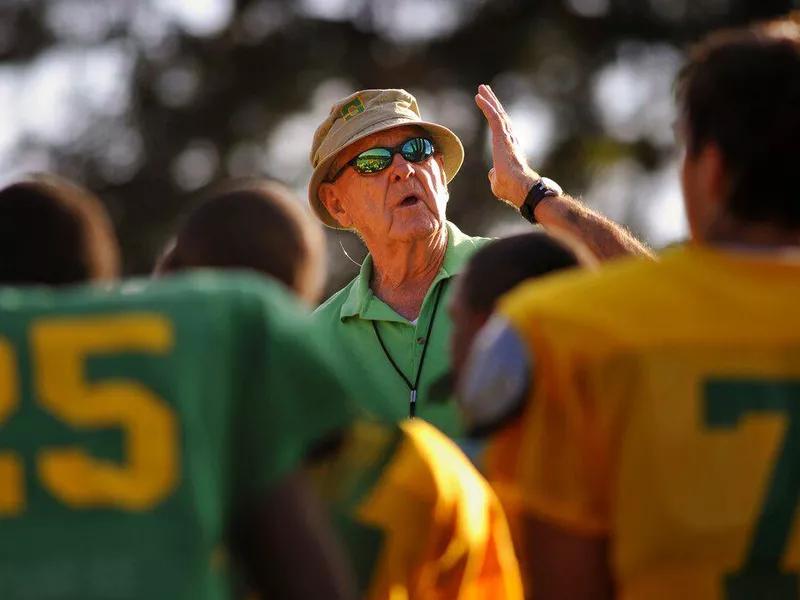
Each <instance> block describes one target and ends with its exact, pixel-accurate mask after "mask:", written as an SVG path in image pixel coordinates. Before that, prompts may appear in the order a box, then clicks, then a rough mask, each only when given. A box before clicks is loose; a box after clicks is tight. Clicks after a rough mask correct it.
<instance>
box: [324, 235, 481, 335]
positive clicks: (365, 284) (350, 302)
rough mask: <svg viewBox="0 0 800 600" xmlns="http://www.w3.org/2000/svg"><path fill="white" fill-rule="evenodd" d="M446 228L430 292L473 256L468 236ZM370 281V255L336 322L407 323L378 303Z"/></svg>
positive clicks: (472, 247)
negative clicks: (351, 319)
mask: <svg viewBox="0 0 800 600" xmlns="http://www.w3.org/2000/svg"><path fill="white" fill-rule="evenodd" d="M445 227H447V249H446V250H445V253H444V262H443V263H442V268H441V269H439V273H437V274H436V278H435V279H434V280H433V284H432V285H431V288H433V286H435V285H436V284H437V283H438V282H439V281H441V280H442V279H448V278H450V277H452V276H453V275H458V274H459V273H461V271H462V270H463V268H464V266H465V265H466V264H467V261H468V260H469V258H470V257H471V256H472V254H473V253H474V252H475V241H474V240H473V238H471V237H470V236H468V235H465V234H464V233H462V232H461V230H460V229H459V228H458V227H456V226H455V225H453V224H452V223H450V222H449V221H448V222H447V223H445ZM371 277H372V255H371V254H368V255H367V257H366V258H365V259H364V262H363V263H362V265H361V270H360V271H359V273H358V276H357V277H356V278H355V279H354V280H353V285H351V286H350V291H349V292H348V294H347V299H346V300H345V302H344V304H343V305H342V310H341V312H340V314H339V318H340V319H341V320H342V321H344V320H345V319H347V318H349V317H355V316H359V317H365V318H369V319H373V320H376V321H399V322H402V323H408V321H406V320H405V319H403V318H402V317H400V316H399V315H398V314H397V313H395V312H394V311H393V310H392V309H391V308H390V307H389V306H387V305H386V304H385V303H384V302H381V301H380V300H379V299H378V298H376V297H375V295H374V294H373V293H372V289H371V288H370V287H369V280H370V278H371Z"/></svg>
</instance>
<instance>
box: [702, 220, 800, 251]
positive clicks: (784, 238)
mask: <svg viewBox="0 0 800 600" xmlns="http://www.w3.org/2000/svg"><path fill="white" fill-rule="evenodd" d="M704 241H705V242H708V243H710V244H730V245H738V246H753V247H757V248H775V247H784V246H794V247H798V246H800V231H793V230H787V229H781V228H779V227H776V226H774V225H752V224H743V223H740V222H738V221H735V220H732V219H729V220H720V221H718V222H715V223H714V224H712V225H711V227H709V228H708V230H707V231H706V234H705V236H704Z"/></svg>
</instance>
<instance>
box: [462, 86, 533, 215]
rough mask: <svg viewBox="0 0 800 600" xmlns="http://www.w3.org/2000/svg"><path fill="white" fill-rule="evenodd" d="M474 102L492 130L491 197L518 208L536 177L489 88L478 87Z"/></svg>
mask: <svg viewBox="0 0 800 600" xmlns="http://www.w3.org/2000/svg"><path fill="white" fill-rule="evenodd" d="M475 102H476V103H477V104H478V106H479V107H480V109H481V111H482V112H483V115H484V116H485V117H486V120H487V121H488V122H489V128H490V129H491V130H492V158H493V163H494V166H493V167H492V169H491V170H490V171H489V182H490V183H491V185H492V193H493V194H494V195H495V196H496V197H497V198H499V199H500V200H504V201H506V202H509V203H511V204H513V205H514V206H516V207H520V206H522V203H523V202H524V201H525V196H526V195H527V194H528V191H529V190H530V188H531V186H532V185H533V184H534V183H535V182H536V180H537V179H538V178H539V175H538V173H536V171H534V170H533V169H531V168H530V167H529V166H528V161H527V160H526V158H525V153H524V152H523V151H522V147H521V146H520V143H519V140H517V137H516V136H515V135H514V130H513V129H512V127H511V119H510V118H509V116H508V114H507V113H506V111H505V109H504V108H503V105H502V104H500V100H498V99H497V96H495V95H494V92H493V91H492V89H491V88H490V87H489V86H488V85H480V86H478V94H477V95H476V96H475Z"/></svg>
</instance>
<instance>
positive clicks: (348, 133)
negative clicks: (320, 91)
mask: <svg viewBox="0 0 800 600" xmlns="http://www.w3.org/2000/svg"><path fill="white" fill-rule="evenodd" d="M475 99H476V102H477V103H478V106H479V107H480V109H481V110H482V111H483V114H484V115H485V116H486V118H487V120H488V122H489V126H490V129H491V131H492V151H493V157H494V168H493V169H492V170H491V171H490V172H489V180H490V182H491V187H492V193H493V194H494V195H495V196H497V197H498V198H500V199H502V200H504V201H506V202H509V203H511V204H513V205H514V206H516V207H518V208H520V212H521V213H522V215H523V216H525V217H526V218H527V219H528V220H529V221H530V222H531V223H541V224H542V225H543V226H544V227H545V228H546V229H560V230H562V231H564V232H566V233H568V234H571V235H573V236H574V237H577V238H578V239H580V240H581V241H582V242H583V243H584V244H585V245H586V246H587V247H588V249H589V250H590V251H591V252H592V253H593V254H594V255H595V256H596V257H597V258H598V259H600V260H604V259H608V258H612V257H616V256H622V255H627V254H636V253H638V254H647V250H646V249H645V247H644V246H643V245H642V244H640V243H639V242H637V241H636V240H635V239H634V238H633V237H632V236H631V235H630V234H629V233H628V232H626V231H625V230H624V229H623V228H621V227H619V226H618V225H616V224H614V223H612V222H610V221H609V220H607V219H605V218H604V217H602V216H600V215H598V214H597V213H594V212H592V211H590V210H589V209H587V208H586V207H585V206H584V205H583V204H581V203H580V202H578V201H576V200H574V199H572V198H570V197H569V196H567V195H565V194H564V193H562V191H561V188H559V187H558V185H557V184H556V183H555V182H554V181H552V180H549V179H546V178H542V177H540V176H539V175H538V174H537V173H536V172H535V171H533V170H532V169H531V168H530V167H529V166H528V164H527V162H526V160H525V156H524V154H523V152H522V151H521V149H520V145H519V143H518V142H517V140H516V138H515V137H514V134H513V132H512V130H511V123H510V121H509V118H508V116H507V115H506V113H505V111H504V109H503V107H502V105H501V104H500V102H499V100H498V99H497V98H496V96H495V95H494V93H493V92H492V91H491V89H490V88H489V87H488V86H480V87H479V88H478V94H477V96H476V97H475ZM310 159H311V165H312V167H313V169H314V171H313V174H312V176H311V182H310V184H309V188H308V196H309V202H310V204H311V208H312V210H313V211H314V213H315V214H316V216H317V217H318V218H319V219H320V220H321V221H322V222H323V223H324V224H325V225H327V226H328V227H332V228H336V229H349V230H352V231H355V232H356V233H357V234H358V235H359V236H360V237H361V239H362V240H363V241H364V243H365V244H366V246H367V249H368V250H369V255H368V256H367V258H366V259H365V261H364V263H363V265H362V267H361V272H360V273H359V274H358V276H357V277H356V278H355V279H353V281H351V282H350V283H349V284H348V285H347V286H346V287H345V288H344V289H342V290H340V291H339V292H337V293H336V294H334V295H333V296H332V297H331V298H330V299H329V300H328V301H327V302H326V303H325V304H323V305H322V306H321V307H320V308H319V309H317V311H316V313H315V316H316V319H317V322H318V325H319V327H320V328H322V329H323V330H324V332H323V333H324V334H325V335H329V336H330V338H331V339H332V340H333V341H334V343H335V344H336V347H337V352H339V353H341V356H342V357H343V358H345V359H346V361H347V362H346V363H345V364H348V365H349V367H348V368H347V373H344V375H345V377H347V378H349V379H351V383H352V387H353V389H357V390H358V389H360V390H362V392H363V393H362V396H363V398H362V402H366V403H367V404H368V406H367V408H369V409H371V410H372V411H373V412H374V413H375V414H377V415H379V416H382V417H387V418H390V419H392V420H400V419H403V418H405V417H408V416H418V417H421V418H423V419H426V420H428V421H430V422H431V423H433V424H434V425H436V426H437V427H439V428H440V429H441V430H442V431H444V432H445V433H446V434H448V435H456V434H458V433H459V432H460V429H461V426H460V421H459V418H458V413H457V409H456V407H455V405H454V403H452V402H450V403H446V404H437V403H433V402H427V401H426V391H427V389H428V387H429V386H430V384H431V383H432V382H434V381H436V380H437V379H438V378H440V377H441V376H442V375H443V374H444V373H446V372H447V371H448V369H449V351H448V348H447V342H448V338H449V337H450V330H451V323H450V319H449V315H448V314H447V308H446V307H447V303H448V296H449V294H450V292H451V291H452V286H451V285H449V283H450V280H451V278H452V277H453V276H454V275H457V274H458V273H459V272H460V271H461V269H462V268H463V267H464V265H465V263H466V262H467V260H468V259H469V258H470V256H472V254H473V253H474V252H475V251H476V250H477V249H478V248H480V247H481V246H482V245H483V244H484V243H486V242H487V241H488V240H487V239H486V238H478V237H472V236H468V235H465V234H464V233H462V232H461V231H459V229H458V228H457V227H456V226H455V225H453V224H452V223H450V222H448V221H447V219H446V210H447V203H448V201H449V193H448V190H447V184H448V183H449V182H450V181H451V180H452V179H453V177H455V175H456V173H457V172H458V170H459V168H460V167H461V163H462V162H463V159H464V148H463V146H462V145H461V141H460V140H459V139H458V137H456V135H455V134H454V133H453V132H452V131H450V130H449V129H447V128H445V127H442V126H441V125H437V124H435V123H429V122H426V121H423V120H422V119H421V117H420V112H419V108H418V106H417V102H416V100H415V99H414V97H413V96H411V94H409V93H408V92H406V91H404V90H396V89H387V90H363V91H360V92H356V93H355V94H352V95H350V96H348V97H347V98H345V99H343V100H341V101H340V102H338V103H336V104H335V105H334V106H333V107H332V109H331V111H330V114H329V115H328V117H327V118H326V119H325V121H324V122H323V123H322V124H321V125H320V126H319V127H318V128H317V131H316V132H315V134H314V141H313V146H312V149H311V155H310ZM375 382H377V385H378V387H377V388H376V387H373V384H374V383H375Z"/></svg>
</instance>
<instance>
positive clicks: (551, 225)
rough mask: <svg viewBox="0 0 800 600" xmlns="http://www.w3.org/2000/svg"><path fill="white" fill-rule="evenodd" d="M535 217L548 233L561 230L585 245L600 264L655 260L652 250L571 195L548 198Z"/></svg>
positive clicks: (535, 213) (537, 207)
mask: <svg viewBox="0 0 800 600" xmlns="http://www.w3.org/2000/svg"><path fill="white" fill-rule="evenodd" d="M534 216H535V217H536V220H537V221H538V222H539V223H541V224H542V226H543V227H544V228H545V229H548V230H551V229H552V230H561V231H563V232H565V233H567V235H569V236H572V237H574V238H576V239H577V240H579V241H580V242H582V243H583V245H584V246H586V248H587V249H588V250H589V251H590V252H591V253H592V254H593V255H594V256H595V258H597V260H600V261H604V260H609V259H612V258H619V257H623V256H645V257H648V258H654V255H653V253H652V252H651V251H650V249H649V248H647V246H645V245H644V244H643V243H642V242H640V241H639V240H637V239H636V238H635V237H634V236H633V234H631V233H630V232H629V231H628V230H627V229H625V228H624V227H622V226H621V225H618V224H616V223H614V222H613V221H611V220H610V219H607V218H606V217H604V216H602V215H601V214H599V213H596V212H594V211H593V210H591V209H590V208H588V207H587V206H585V205H584V204H583V203H581V202H579V201H577V200H575V199H574V198H570V197H569V196H567V195H561V196H550V197H547V198H544V199H543V200H542V201H541V202H539V204H538V205H537V206H536V209H535V210H534Z"/></svg>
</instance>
